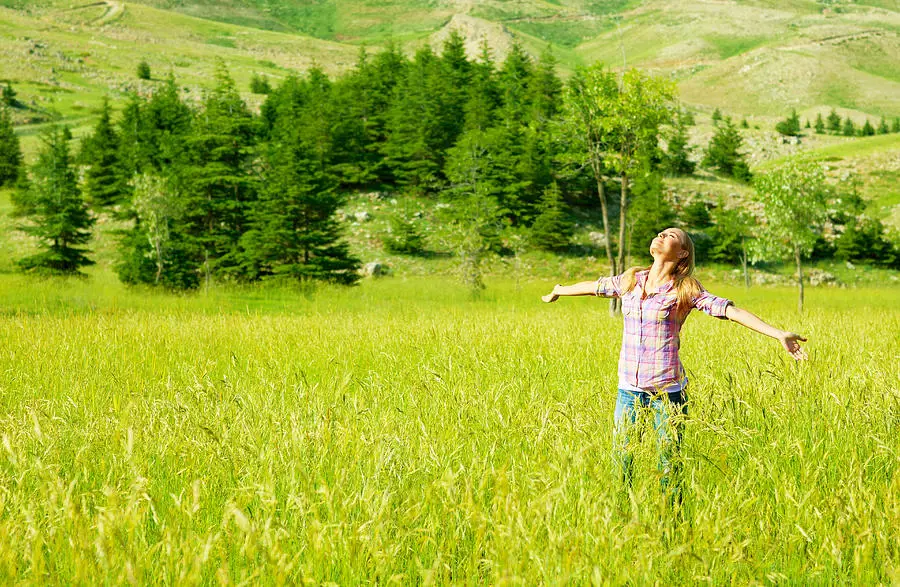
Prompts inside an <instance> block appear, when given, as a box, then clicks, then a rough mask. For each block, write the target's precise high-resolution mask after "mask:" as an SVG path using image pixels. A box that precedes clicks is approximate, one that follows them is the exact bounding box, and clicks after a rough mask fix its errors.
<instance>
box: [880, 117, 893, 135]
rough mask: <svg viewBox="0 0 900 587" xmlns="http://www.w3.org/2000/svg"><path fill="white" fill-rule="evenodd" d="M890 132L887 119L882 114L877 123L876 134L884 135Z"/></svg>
mask: <svg viewBox="0 0 900 587" xmlns="http://www.w3.org/2000/svg"><path fill="white" fill-rule="evenodd" d="M890 132H891V127H890V126H888V123H887V119H886V118H885V117H884V116H882V117H881V122H879V123H878V134H880V135H886V134H889V133H890Z"/></svg>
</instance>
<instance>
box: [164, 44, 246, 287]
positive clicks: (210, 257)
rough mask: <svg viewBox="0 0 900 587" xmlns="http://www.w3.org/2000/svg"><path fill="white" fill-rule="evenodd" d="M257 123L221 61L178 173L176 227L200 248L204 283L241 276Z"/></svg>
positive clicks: (189, 137) (190, 136)
mask: <svg viewBox="0 0 900 587" xmlns="http://www.w3.org/2000/svg"><path fill="white" fill-rule="evenodd" d="M255 131H256V127H255V122H254V120H253V118H252V116H251V114H250V112H249V111H248V110H247V107H246V105H245V104H244V102H243V100H242V99H241V97H240V94H239V93H238V91H237V88H236V86H235V84H234V80H232V79H231V76H230V75H229V74H228V71H227V70H226V69H225V66H224V64H223V63H221V62H220V63H219V64H218V65H217V68H216V85H215V87H214V88H213V90H212V91H210V92H209V93H208V94H207V95H206V97H205V99H204V102H203V109H202V111H201V112H200V113H199V114H198V116H197V119H196V123H195V126H194V129H193V132H192V133H191V134H190V135H188V137H187V148H188V156H189V158H190V159H189V161H190V162H189V164H188V165H187V166H185V167H184V169H183V170H182V171H181V185H180V186H177V187H180V189H179V195H180V197H181V198H182V199H183V201H182V203H181V207H182V210H184V215H183V217H182V218H181V222H182V225H181V226H179V227H178V229H179V230H180V231H182V234H183V235H184V236H185V237H188V238H189V239H190V240H191V241H192V242H193V243H194V244H195V246H196V249H197V251H198V252H201V251H202V258H203V265H204V273H205V278H206V280H207V283H208V282H209V280H210V278H211V277H212V276H213V275H217V276H220V277H241V275H240V267H241V264H242V257H241V252H240V248H239V245H238V243H239V240H240V238H241V234H242V233H244V232H245V231H246V230H247V226H246V224H247V218H246V215H247V208H248V206H249V205H250V204H251V203H252V202H253V200H254V198H255V195H256V192H255V190H256V182H255V178H254V176H253V175H252V174H251V173H250V166H251V163H252V159H253V156H254V151H253V145H254V143H255V140H256V133H255Z"/></svg>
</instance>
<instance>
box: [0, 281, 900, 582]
mask: <svg viewBox="0 0 900 587" xmlns="http://www.w3.org/2000/svg"><path fill="white" fill-rule="evenodd" d="M594 270H595V268H593V267H590V266H588V265H585V267H584V271H585V275H583V276H581V277H584V278H587V277H591V276H592V275H591V273H592V271H594ZM704 281H705V282H706V283H705V285H707V287H709V289H711V290H712V291H714V292H716V293H718V294H720V295H724V296H728V297H730V298H732V299H734V300H735V301H736V302H737V303H738V304H739V305H741V306H743V307H746V308H748V309H750V310H751V311H753V312H756V313H758V314H759V315H760V316H762V317H764V318H765V319H767V320H769V321H771V322H772V323H774V324H776V325H778V326H781V327H783V328H790V329H793V330H797V331H799V332H801V333H804V334H805V335H807V336H808V337H809V343H808V344H807V345H806V348H807V349H808V351H809V355H810V358H809V361H807V362H806V363H803V364H793V363H792V362H791V361H790V360H789V359H788V357H787V355H786V354H785V353H783V351H782V350H781V349H780V347H779V346H778V345H777V343H775V342H774V341H771V340H768V339H764V338H763V337H762V336H760V335H757V334H755V333H752V332H750V331H747V330H745V329H743V328H742V327H740V326H739V325H736V324H733V323H728V322H723V321H718V320H714V319H711V318H708V317H707V316H705V315H702V314H695V315H693V316H691V317H690V318H689V319H688V322H687V324H686V325H685V329H684V331H683V346H682V357H683V360H684V361H685V364H686V366H687V367H688V371H689V376H690V378H691V386H690V392H689V397H690V400H689V402H690V403H689V406H690V407H689V418H688V420H687V422H686V438H685V443H684V450H683V459H684V465H685V471H686V482H685V490H686V499H685V507H684V515H683V516H677V515H674V514H673V512H672V511H670V510H669V509H668V508H667V507H666V505H665V503H664V499H663V498H662V496H661V495H660V492H659V489H658V478H657V473H656V467H655V454H654V453H655V446H654V442H653V440H652V437H653V435H652V431H647V433H646V434H645V435H644V436H645V439H644V441H643V442H642V443H641V444H640V449H639V451H638V458H637V468H636V483H635V486H634V488H633V492H632V493H630V494H628V493H626V492H623V491H622V488H621V486H620V484H619V482H618V480H617V478H616V476H615V475H614V474H613V473H612V471H613V464H612V461H611V457H610V445H611V428H612V412H613V406H614V402H615V389H616V362H617V356H618V351H619V341H620V337H621V324H620V322H619V321H618V320H617V319H615V318H611V317H609V316H608V314H607V311H606V307H607V305H606V304H605V303H604V302H603V301H601V300H597V299H595V298H576V299H569V300H562V301H560V302H557V303H556V304H553V305H545V304H542V303H541V302H540V301H539V295H540V294H542V293H546V290H548V288H549V287H550V286H551V285H552V281H550V280H534V279H532V280H522V281H520V282H519V283H518V284H516V283H514V282H512V281H509V280H504V279H500V278H494V279H493V280H489V286H490V287H489V289H488V290H487V291H486V292H485V293H484V294H482V295H481V296H480V297H479V298H472V296H471V294H470V293H469V292H468V291H467V290H465V289H464V288H462V287H461V286H458V285H456V283H455V282H454V281H452V280H450V279H445V278H437V277H423V278H402V277H395V278H385V279H381V280H377V281H372V280H368V281H365V282H364V283H363V284H362V285H360V286H358V287H355V288H350V289H340V288H329V287H323V288H319V289H309V290H306V291H298V290H296V289H279V288H271V287H269V288H247V289H229V288H218V287H214V288H212V289H211V290H209V291H206V292H200V293H197V294H192V295H182V296H178V295H173V294H163V293H154V292H150V291H142V290H128V289H125V288H124V287H122V286H121V285H119V284H118V283H117V282H115V281H114V280H113V279H112V277H104V274H103V273H97V274H95V275H94V276H92V277H91V278H89V279H75V280H38V279H35V278H30V277H25V276H21V275H15V274H5V275H0V306H2V318H0V340H3V341H4V342H3V344H2V345H0V390H2V393H0V414H2V416H0V418H2V420H0V577H2V580H3V582H5V583H17V582H23V583H30V584H38V583H40V584H45V583H50V584H54V583H63V582H65V583H76V584H97V583H104V584H120V583H137V584H142V583H179V584H199V583H203V584H209V583H216V582H219V583H228V584H231V583H234V584H238V583H243V584H257V583H262V584H285V583H291V584H296V583H301V582H302V583H313V584H322V583H334V584H356V583H359V582H377V583H382V584H388V583H398V584H407V583H412V582H422V583H428V584H433V583H440V584H445V583H468V584H474V583H478V584H485V583H491V584H534V583H550V584H565V583H585V584H586V583H592V584H621V583H623V582H626V581H631V582H634V583H638V584H646V583H657V582H658V583H668V582H676V583H714V584H721V583H739V584H747V583H753V584H763V583H765V584H780V583H792V584H797V583H810V582H811V583H816V584H828V583H855V584H875V583H883V584H889V583H895V582H897V581H898V580H900V550H898V544H900V437H898V435H897V423H898V417H900V390H898V364H897V357H898V356H900V338H898V337H897V335H896V333H897V332H898V331H900V304H898V301H900V290H898V289H897V288H896V287H893V288H890V287H882V288H845V289H838V288H811V289H809V290H808V292H807V308H808V311H807V312H806V313H805V314H804V315H803V316H800V315H798V314H797V313H796V310H795V308H796V303H795V292H794V290H793V289H790V288H765V289H764V288H752V289H749V290H745V289H743V288H737V287H733V286H728V285H725V284H718V283H716V282H713V281H709V280H706V279H704Z"/></svg>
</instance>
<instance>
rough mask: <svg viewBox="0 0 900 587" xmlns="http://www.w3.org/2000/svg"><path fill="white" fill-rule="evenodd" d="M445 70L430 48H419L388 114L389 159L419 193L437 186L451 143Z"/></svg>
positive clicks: (400, 179) (402, 179) (396, 173)
mask: <svg viewBox="0 0 900 587" xmlns="http://www.w3.org/2000/svg"><path fill="white" fill-rule="evenodd" d="M442 70H443V67H442V65H441V62H440V61H439V59H438V58H437V57H436V56H435V55H434V53H433V52H432V51H431V48H430V47H428V46H426V47H424V48H422V49H419V51H417V52H416V55H415V58H414V59H413V62H412V63H411V64H410V65H409V67H408V68H407V71H406V75H405V76H404V77H403V78H402V80H401V81H400V83H399V84H398V85H397V87H396V89H395V92H394V100H393V103H392V105H391V109H390V113H389V115H388V139H387V141H386V143H385V144H384V148H383V151H384V155H385V158H386V161H387V163H388V165H389V167H390V169H391V171H392V173H393V175H394V177H395V178H396V180H397V183H398V184H399V185H401V186H404V187H406V188H408V189H410V190H412V191H413V192H416V193H419V194H424V193H433V192H434V190H435V189H437V187H438V185H439V184H440V182H441V180H442V176H441V169H442V167H443V161H444V154H445V150H446V149H447V148H448V147H449V146H450V145H448V144H446V140H447V137H446V136H445V134H444V131H445V130H446V126H445V113H444V111H443V103H442V100H441V97H440V93H441V92H442V91H443V90H444V88H445V85H444V82H443V79H442V76H443V71H442Z"/></svg>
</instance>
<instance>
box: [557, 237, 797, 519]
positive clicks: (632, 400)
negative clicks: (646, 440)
mask: <svg viewBox="0 0 900 587" xmlns="http://www.w3.org/2000/svg"><path fill="white" fill-rule="evenodd" d="M650 254H651V255H652V256H653V265H651V266H650V267H648V268H640V267H632V268H631V269H629V270H628V271H626V272H625V273H623V274H621V275H617V276H615V277H601V278H600V279H598V280H597V281H584V282H581V283H576V284H575V285H570V286H562V285H557V286H555V287H554V288H553V291H552V292H550V293H549V294H547V295H545V296H543V297H542V298H541V299H542V300H543V301H545V302H548V303H550V302H555V301H556V300H557V299H559V298H560V297H562V296H588V295H590V296H601V297H618V298H621V300H622V314H623V315H624V331H623V335H622V351H621V353H620V355H619V396H618V400H617V402H616V410H615V416H614V421H615V425H614V434H613V437H614V452H615V455H616V461H617V463H618V464H619V465H620V466H621V468H622V469H621V472H622V475H623V479H624V480H625V482H626V483H628V484H630V482H631V466H632V457H631V455H630V451H629V446H628V444H629V443H628V428H629V427H630V426H631V425H633V424H634V423H635V420H636V415H637V409H638V408H639V407H645V408H650V409H651V410H652V411H653V414H654V428H655V429H656V433H657V442H658V444H659V448H660V460H659V467H660V471H661V473H662V478H661V483H662V486H663V488H666V487H667V486H669V483H670V477H675V479H672V480H673V481H676V483H674V487H675V493H676V495H675V496H674V497H675V498H676V499H678V500H679V501H680V488H679V483H677V477H678V472H679V471H678V469H679V467H678V464H677V461H678V459H674V461H675V462H674V465H673V458H672V457H673V456H674V454H675V453H677V450H678V447H679V445H680V438H681V429H680V426H679V424H678V421H679V420H680V418H678V417H676V418H675V421H674V422H671V421H670V419H671V418H672V417H673V416H676V415H679V414H686V413H687V405H686V403H687V395H686V393H685V391H686V387H687V383H688V381H687V377H686V375H685V371H684V366H683V365H682V364H681V359H680V358H679V356H678V349H679V346H680V344H681V340H680V338H679V333H680V331H681V325H682V324H684V321H685V319H686V318H687V316H688V314H689V313H690V312H691V310H694V309H697V310H701V311H702V312H705V313H706V314H709V315H710V316H714V317H716V318H721V319H726V318H727V319H729V320H733V321H735V322H737V323H738V324H742V325H743V326H746V327H747V328H749V329H751V330H755V331H756V332H759V333H761V334H765V335H767V336H771V337H772V338H774V339H776V340H778V341H779V342H781V345H782V346H783V347H784V349H785V351H787V352H788V354H790V355H791V356H792V357H793V358H794V359H796V360H803V359H806V353H805V352H804V351H803V349H802V348H800V344H799V342H798V341H806V339H805V338H803V337H802V336H800V335H799V334H795V333H793V332H788V331H785V330H779V329H777V328H775V327H773V326H771V325H769V324H766V323H765V322H763V321H762V320H760V319H759V318H758V317H756V316H754V315H753V314H751V313H750V312H748V311H746V310H742V309H740V308H738V307H736V306H735V305H734V304H733V303H732V302H731V300H727V299H725V298H720V297H717V296H714V295H712V294H710V293H709V292H707V291H706V290H704V289H703V287H702V286H701V285H700V283H699V282H698V281H697V280H696V279H694V278H693V277H692V274H693V273H694V243H693V242H692V241H691V238H690V237H689V236H688V235H687V233H685V232H684V231H683V230H681V229H678V228H667V229H666V230H664V231H662V232H660V233H659V234H658V235H657V237H656V238H654V239H653V242H652V243H651V244H650Z"/></svg>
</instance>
